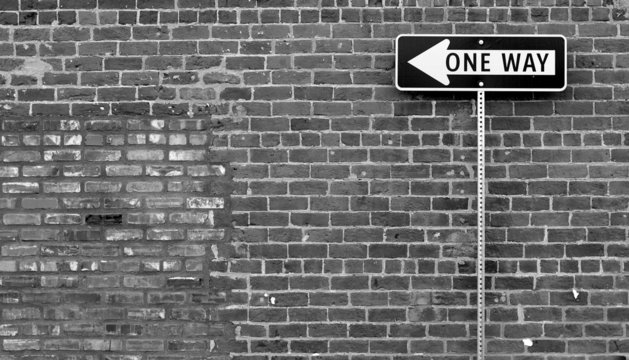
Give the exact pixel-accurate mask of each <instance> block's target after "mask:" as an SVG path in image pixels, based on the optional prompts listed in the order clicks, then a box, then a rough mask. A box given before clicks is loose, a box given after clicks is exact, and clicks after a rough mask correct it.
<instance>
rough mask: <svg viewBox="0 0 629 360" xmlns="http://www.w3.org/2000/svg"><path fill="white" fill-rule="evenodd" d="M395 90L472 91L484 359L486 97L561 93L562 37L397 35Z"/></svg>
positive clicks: (482, 354)
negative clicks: (497, 93) (510, 93)
mask: <svg viewBox="0 0 629 360" xmlns="http://www.w3.org/2000/svg"><path fill="white" fill-rule="evenodd" d="M395 51H396V52H395V86H396V87H397V88H398V89H399V90H402V91H475V92H476V93H477V99H476V115H477V117H478V126H477V130H478V145H477V155H478V170H477V173H478V180H477V198H478V200H477V210H478V213H477V223H478V224H477V241H478V244H477V245H478V255H477V260H476V276H477V304H478V309H477V360H484V359H485V92H488V91H503V92H506V91H520V92H521V91H546V92H547V91H563V90H565V88H566V83H567V67H566V38H565V37H563V36H561V35H531V36H501V35H400V36H398V37H397V39H396V50H395Z"/></svg>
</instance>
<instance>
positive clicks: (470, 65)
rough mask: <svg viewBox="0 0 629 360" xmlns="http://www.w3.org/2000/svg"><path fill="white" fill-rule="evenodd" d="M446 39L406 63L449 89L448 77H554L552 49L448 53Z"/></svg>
mask: <svg viewBox="0 0 629 360" xmlns="http://www.w3.org/2000/svg"><path fill="white" fill-rule="evenodd" d="M448 46H450V40H448V39H445V40H442V41H441V42H439V43H437V44H436V45H433V46H432V47H430V48H428V50H426V51H424V52H422V53H421V54H419V55H417V56H415V57H414V58H412V59H411V60H409V61H408V63H409V64H411V65H412V66H413V67H415V68H417V69H418V70H420V71H421V72H423V73H425V74H426V75H428V76H430V77H432V78H433V79H435V80H437V81H438V82H440V83H441V84H442V85H445V86H448V85H449V84H450V79H449V78H448V75H555V51H553V50H456V49H452V50H449V49H448Z"/></svg>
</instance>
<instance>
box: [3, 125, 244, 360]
mask: <svg viewBox="0 0 629 360" xmlns="http://www.w3.org/2000/svg"><path fill="white" fill-rule="evenodd" d="M209 129H210V127H209V121H207V120H201V119H199V120H191V119H166V120H164V119H148V118H126V119H125V118H118V117H116V118H107V119H93V118H90V119H78V118H72V119H66V118H61V119H58V118H54V119H50V118H48V119H46V118H43V119H38V118H34V119H31V118H29V119H5V120H2V145H3V146H2V151H1V152H0V160H1V162H2V164H1V165H0V182H1V183H2V197H1V200H0V214H1V215H0V217H1V221H2V228H1V230H0V304H1V306H0V307H1V314H0V321H1V323H0V337H2V344H1V345H0V346H1V347H0V353H1V354H2V355H0V358H2V359H3V360H5V359H8V360H13V359H32V358H33V357H32V356H36V357H37V356H40V355H41V354H46V355H47V356H53V358H55V359H57V358H59V359H62V358H63V359H66V358H67V359H69V358H70V357H68V356H70V354H82V357H80V358H81V359H130V360H135V359H137V360H140V359H149V358H150V359H157V358H159V359H164V357H157V358H156V357H154V355H151V354H159V355H160V356H162V355H165V354H179V353H181V352H184V351H185V352H188V353H189V354H191V355H198V356H202V355H209V354H213V356H216V358H220V357H221V356H220V355H221V354H227V353H228V352H229V351H230V349H231V346H232V343H231V340H230V339H233V327H232V326H231V325H230V324H229V323H227V322H224V321H221V316H220V311H221V310H220V309H221V308H222V307H224V305H225V304H226V302H227V301H228V298H229V296H230V291H231V286H232V281H230V280H229V279H228V278H227V277H226V276H225V274H224V273H225V271H226V264H227V263H226V261H227V259H226V258H225V256H226V254H227V253H226V247H225V244H226V241H225V240H226V239H227V238H228V237H229V227H230V221H229V219H230V201H229V194H230V192H231V187H232V186H231V180H230V179H231V175H230V171H229V168H228V167H227V168H226V167H225V164H223V163H211V162H209V161H208V150H207V148H208V145H209V144H210V140H211V134H210V132H209ZM142 354H146V356H148V357H145V356H143V355H142ZM171 356H172V355H171ZM170 358H174V357H170Z"/></svg>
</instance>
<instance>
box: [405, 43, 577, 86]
mask: <svg viewBox="0 0 629 360" xmlns="http://www.w3.org/2000/svg"><path fill="white" fill-rule="evenodd" d="M395 49H396V52H395V86H396V87H397V88H398V89H399V90H403V91H479V90H483V91H563V90H564V89H565V88H566V78H567V70H566V38H565V37H563V36H561V35H530V36H521V35H517V36H515V35H514V36H509V35H400V36H398V37H397V39H396V47H395Z"/></svg>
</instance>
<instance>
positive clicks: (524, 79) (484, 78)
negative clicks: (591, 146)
mask: <svg viewBox="0 0 629 360" xmlns="http://www.w3.org/2000/svg"><path fill="white" fill-rule="evenodd" d="M405 37H417V38H432V39H434V40H432V41H429V42H428V43H429V44H428V45H427V46H426V49H428V48H430V47H431V46H432V45H434V44H437V43H438V42H440V41H441V40H444V39H450V40H451V43H452V42H455V43H456V39H457V38H466V42H467V43H468V44H467V46H465V47H463V48H462V49H461V46H452V45H451V48H453V49H457V50H466V48H467V49H469V50H482V49H483V48H482V47H481V46H480V45H477V46H473V44H474V43H477V42H472V41H469V40H468V39H467V38H477V39H478V40H489V39H492V38H493V39H500V38H520V39H525V40H527V42H529V41H535V39H537V38H556V39H561V40H562V41H563V58H562V57H561V56H560V55H561V54H558V55H559V56H556V59H558V61H559V62H561V61H563V64H558V65H563V84H562V86H561V87H557V86H555V87H553V86H549V87H526V86H522V87H492V86H491V84H492V83H496V81H495V79H496V78H501V79H502V82H504V79H505V78H511V82H513V83H516V84H518V86H519V85H526V84H527V83H531V82H532V81H531V79H534V78H535V76H534V75H449V77H459V76H462V77H466V78H467V79H466V80H467V81H468V82H470V83H475V84H478V83H479V82H483V83H485V84H486V85H487V86H483V87H481V86H475V87H450V86H446V85H442V84H441V83H439V82H438V81H437V80H434V79H432V78H431V77H430V76H428V75H426V74H424V73H423V72H422V71H420V70H418V69H416V68H414V67H412V66H411V65H408V66H403V67H401V66H400V64H399V61H400V47H399V42H400V38H405ZM453 40H454V41H453ZM433 43H434V44H433ZM567 47H568V45H567V40H566V37H565V36H563V35H559V34H556V35H554V34H552V35H551V34H544V35H529V36H527V35H523V34H513V35H509V34H507V35H496V34H401V35H398V36H397V38H396V39H395V87H396V88H397V89H398V90H400V91H440V92H445V91H450V92H455V91H491V92H526V91H528V92H561V91H564V90H565V89H566V87H567V82H568V67H567V57H568V51H567V50H568V48H567ZM525 49H529V48H528V47H521V46H514V47H513V48H508V49H507V48H505V49H504V50H525ZM532 50H547V49H545V48H539V49H532ZM421 51H424V50H421ZM421 51H417V50H416V51H414V53H415V56H416V55H419V54H420V53H421ZM407 57H408V56H407ZM409 68H411V69H412V70H409ZM401 71H411V74H413V76H420V77H423V78H424V79H425V80H426V81H425V82H427V83H429V84H430V83H433V84H434V86H425V87H410V86H400V84H399V76H400V72H401ZM553 77H557V75H554V76H553ZM559 77H561V74H559ZM492 78H493V79H492ZM533 82H534V81H533Z"/></svg>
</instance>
